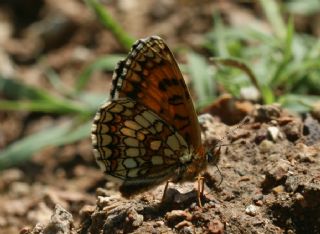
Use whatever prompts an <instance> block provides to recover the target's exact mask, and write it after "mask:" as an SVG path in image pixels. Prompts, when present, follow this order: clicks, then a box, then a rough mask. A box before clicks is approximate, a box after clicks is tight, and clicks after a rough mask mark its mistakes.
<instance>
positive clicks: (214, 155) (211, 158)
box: [206, 145, 221, 166]
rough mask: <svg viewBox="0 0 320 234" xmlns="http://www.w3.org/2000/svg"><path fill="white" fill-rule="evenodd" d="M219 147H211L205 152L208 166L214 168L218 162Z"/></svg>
mask: <svg viewBox="0 0 320 234" xmlns="http://www.w3.org/2000/svg"><path fill="white" fill-rule="evenodd" d="M220 154H221V145H218V146H213V147H211V148H209V149H208V150H207V152H206V159H207V162H208V164H209V165H212V166H215V165H217V164H218V162H219V160H220Z"/></svg>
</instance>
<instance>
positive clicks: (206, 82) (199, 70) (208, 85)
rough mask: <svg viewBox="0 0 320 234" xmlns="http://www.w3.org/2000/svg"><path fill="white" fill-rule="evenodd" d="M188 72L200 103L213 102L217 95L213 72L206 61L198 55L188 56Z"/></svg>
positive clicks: (191, 54) (190, 54)
mask: <svg viewBox="0 0 320 234" xmlns="http://www.w3.org/2000/svg"><path fill="white" fill-rule="evenodd" d="M188 72H189V74H190V76H191V78H192V84H193V85H194V90H195V91H196V94H197V97H198V101H199V102H200V103H203V102H206V101H208V100H212V99H213V98H214V97H215V96H216V95H215V83H214V82H213V72H212V69H211V68H210V67H209V65H208V64H207V63H206V61H205V59H204V58H203V57H201V56H200V55H198V54H196V53H189V54H188Z"/></svg>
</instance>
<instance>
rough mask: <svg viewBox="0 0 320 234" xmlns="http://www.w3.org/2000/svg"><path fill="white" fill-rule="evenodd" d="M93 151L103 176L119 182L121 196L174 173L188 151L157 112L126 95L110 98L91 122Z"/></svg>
mask: <svg viewBox="0 0 320 234" xmlns="http://www.w3.org/2000/svg"><path fill="white" fill-rule="evenodd" d="M92 142H93V147H94V154H95V157H96V160H97V162H98V164H99V166H100V167H101V168H102V169H103V171H104V172H105V174H106V175H107V177H109V178H110V179H112V180H118V181H120V182H121V183H122V186H121V187H120V190H121V192H122V194H123V195H124V196H128V195H131V194H134V193H136V192H139V191H140V190H142V189H145V188H147V187H151V186H154V185H156V184H158V183H161V182H163V181H165V180H166V179H168V178H170V177H172V176H173V174H175V173H176V172H177V171H176V170H177V169H178V168H179V166H180V164H181V161H179V159H177V155H181V152H185V151H187V150H188V145H187V143H186V142H185V140H184V139H183V137H182V136H181V135H180V134H179V133H178V132H177V131H175V129H173V128H172V127H171V126H170V125H168V124H167V123H166V122H165V121H163V120H162V119H161V118H160V117H159V116H158V115H157V114H155V113H154V112H153V111H152V110H150V109H148V108H146V107H145V106H143V105H141V104H139V103H137V102H135V101H133V100H132V99H130V98H122V99H117V100H112V101H111V102H108V103H106V104H105V105H103V106H102V107H101V108H100V110H99V111H98V112H97V114H96V116H95V119H94V123H93V125H92Z"/></svg>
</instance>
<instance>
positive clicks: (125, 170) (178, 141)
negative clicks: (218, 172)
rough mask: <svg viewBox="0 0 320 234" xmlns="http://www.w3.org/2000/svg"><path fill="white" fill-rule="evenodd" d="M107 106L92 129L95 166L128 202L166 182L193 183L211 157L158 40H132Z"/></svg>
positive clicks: (186, 93)
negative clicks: (128, 199) (113, 183)
mask: <svg viewBox="0 0 320 234" xmlns="http://www.w3.org/2000/svg"><path fill="white" fill-rule="evenodd" d="M112 83H113V88H112V90H111V100H110V101H108V102H106V103H105V104H104V105H102V107H101V108H100V110H99V111H98V112H97V114H96V116H95V118H94V122H93V125H92V143H93V148H94V155H95V157H96V161H97V163H98V164H99V166H100V167H101V168H102V170H103V171H104V172H105V174H106V176H107V178H108V179H110V180H112V181H118V182H120V183H121V186H120V192H121V193H122V195H123V196H126V197H128V196H130V195H132V194H136V193H138V192H141V191H143V190H146V189H149V188H151V187H153V186H155V185H158V184H160V183H162V182H164V181H166V180H170V181H172V182H183V181H191V180H194V179H195V178H196V177H197V176H198V175H199V173H200V172H201V171H202V170H204V169H205V168H206V166H207V164H208V162H210V161H216V159H214V155H212V154H210V153H206V152H205V149H204V147H203V145H202V144H201V132H200V126H199V123H198V119H197V115H196V112H195V109H194V106H193V103H192V99H191V97H190V93H189V91H188V88H187V86H186V84H185V81H184V79H183V76H182V74H181V72H180V69H179V67H178V65H177V62H176V60H175V58H174V56H173V54H172V53H171V51H170V50H169V48H168V46H167V45H166V44H165V43H164V41H163V40H162V39H161V38H160V37H158V36H151V37H148V38H145V39H140V40H138V41H137V42H136V43H135V44H134V45H133V47H132V49H131V51H130V52H129V54H128V56H127V58H126V59H124V60H122V61H120V62H119V63H118V65H117V67H116V69H115V71H114V74H113V81H112Z"/></svg>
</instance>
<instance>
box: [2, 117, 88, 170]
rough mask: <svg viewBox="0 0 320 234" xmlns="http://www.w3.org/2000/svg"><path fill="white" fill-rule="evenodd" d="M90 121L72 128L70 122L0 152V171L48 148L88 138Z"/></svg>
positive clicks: (24, 139)
mask: <svg viewBox="0 0 320 234" xmlns="http://www.w3.org/2000/svg"><path fill="white" fill-rule="evenodd" d="M90 127H91V121H90V122H87V123H85V124H82V125H81V126H79V127H76V128H74V125H73V124H72V123H71V122H68V123H64V124H60V125H58V126H53V127H50V128H47V129H44V130H42V131H41V132H38V133H35V134H33V135H31V136H27V137H25V138H23V139H21V140H19V141H17V142H15V143H12V144H11V145H9V146H8V147H7V148H6V149H4V150H3V151H0V169H4V168H8V167H11V166H17V165H19V164H21V163H22V162H24V161H27V160H30V158H31V157H32V155H33V154H34V153H36V152H38V151H40V150H41V149H43V148H45V147H48V146H62V145H66V144H70V143H73V142H76V141H78V140H81V139H84V138H87V137H89V135H90Z"/></svg>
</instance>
